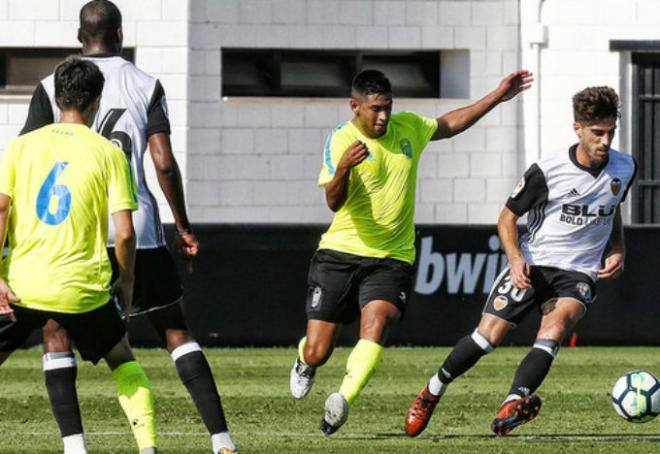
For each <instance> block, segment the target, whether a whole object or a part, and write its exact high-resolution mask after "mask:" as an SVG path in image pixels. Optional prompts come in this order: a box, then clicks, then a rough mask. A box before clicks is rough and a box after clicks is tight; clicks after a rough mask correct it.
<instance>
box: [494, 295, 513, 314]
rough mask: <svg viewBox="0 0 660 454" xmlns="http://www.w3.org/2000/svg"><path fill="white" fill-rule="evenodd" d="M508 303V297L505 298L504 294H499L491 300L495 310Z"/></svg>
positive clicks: (499, 309)
mask: <svg viewBox="0 0 660 454" xmlns="http://www.w3.org/2000/svg"><path fill="white" fill-rule="evenodd" d="M508 305H509V298H507V297H506V296H502V295H499V296H498V297H497V298H495V299H494V300H493V308H494V309H495V310H496V311H501V310H502V309H504V308H505V307H507V306H508Z"/></svg>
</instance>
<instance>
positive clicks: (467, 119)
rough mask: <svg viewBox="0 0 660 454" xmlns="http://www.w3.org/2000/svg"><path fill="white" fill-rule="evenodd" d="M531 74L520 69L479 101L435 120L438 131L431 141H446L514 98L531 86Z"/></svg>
mask: <svg viewBox="0 0 660 454" xmlns="http://www.w3.org/2000/svg"><path fill="white" fill-rule="evenodd" d="M533 80H534V79H533V77H532V73H530V72H529V71H527V70H524V69H521V70H520V71H516V72H514V73H511V74H509V75H508V76H506V77H505V78H504V79H502V82H500V84H499V85H498V86H497V88H496V89H495V90H493V91H491V92H490V93H488V94H487V95H486V96H484V97H483V98H481V99H480V100H479V101H477V102H475V103H473V104H470V105H469V106H465V107H461V108H460V109H456V110H452V111H451V112H448V113H446V114H444V115H443V116H441V117H439V118H438V119H437V121H438V129H437V130H436V131H435V134H433V136H432V137H431V140H440V139H447V138H449V137H452V136H455V135H456V134H459V133H461V132H463V131H465V130H466V129H467V128H469V127H470V126H472V125H473V124H475V123H476V122H477V121H478V120H479V119H480V118H481V117H483V116H484V115H486V114H487V113H488V112H490V111H491V109H493V107H495V106H496V105H498V104H499V103H501V102H504V101H508V100H510V99H512V98H514V97H515V96H516V95H517V94H518V93H520V92H521V91H525V90H527V89H528V88H529V87H531V86H532V82H533Z"/></svg>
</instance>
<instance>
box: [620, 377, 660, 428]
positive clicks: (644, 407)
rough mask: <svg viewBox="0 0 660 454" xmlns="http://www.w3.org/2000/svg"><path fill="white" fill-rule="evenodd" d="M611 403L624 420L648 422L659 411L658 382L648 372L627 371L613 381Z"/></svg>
mask: <svg viewBox="0 0 660 454" xmlns="http://www.w3.org/2000/svg"><path fill="white" fill-rule="evenodd" d="M612 405H614V409H615V410H616V412H617V413H618V414H619V415H620V416H621V417H622V418H624V419H625V420H626V421H630V422H648V421H650V420H652V419H653V418H655V417H656V416H658V413H660V382H659V381H658V379H657V378H656V377H655V375H653V374H652V373H650V372H646V371H643V370H635V371H632V372H627V373H625V374H623V375H622V376H621V377H619V379H618V380H617V381H616V383H614V387H613V388H612Z"/></svg>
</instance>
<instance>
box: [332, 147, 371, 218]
mask: <svg viewBox="0 0 660 454" xmlns="http://www.w3.org/2000/svg"><path fill="white" fill-rule="evenodd" d="M368 156H369V149H368V148H367V146H366V145H365V144H364V143H363V142H360V141H359V140H356V141H355V142H353V143H352V144H351V145H350V146H349V147H348V148H347V149H346V151H345V152H344V154H343V155H342V157H341V159H340V160H339V164H337V169H336V170H335V175H334V176H333V177H332V180H330V182H329V183H328V184H326V185H325V200H326V202H327V203H328V207H329V208H330V209H331V210H332V211H337V210H339V209H340V208H341V207H342V205H344V202H346V198H347V197H348V177H349V175H350V174H351V169H352V168H353V167H355V166H356V165H358V164H360V163H361V162H362V161H364V160H365V159H367V157H368Z"/></svg>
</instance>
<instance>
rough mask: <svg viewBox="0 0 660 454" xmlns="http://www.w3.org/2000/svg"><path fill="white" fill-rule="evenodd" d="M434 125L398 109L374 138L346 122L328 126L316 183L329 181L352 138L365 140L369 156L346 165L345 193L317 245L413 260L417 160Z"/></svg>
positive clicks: (320, 183)
mask: <svg viewBox="0 0 660 454" xmlns="http://www.w3.org/2000/svg"><path fill="white" fill-rule="evenodd" d="M437 127H438V124H437V121H436V120H435V119H430V118H424V117H421V116H419V115H417V114H414V113H412V112H401V113H397V114H393V115H392V116H391V117H390V122H389V124H388V126H387V132H386V133H385V135H384V136H382V137H380V138H378V139H371V138H368V137H366V136H364V135H363V134H362V133H361V132H360V131H359V130H358V129H357V127H356V126H355V125H354V124H353V123H352V122H347V123H344V124H343V125H340V126H338V127H337V128H335V129H334V130H333V131H332V133H331V134H330V136H329V137H328V139H327V140H326V143H325V149H324V153H323V167H322V169H321V174H320V175H319V185H320V186H325V185H326V184H327V183H328V182H330V181H331V180H332V178H333V176H334V173H335V168H336V166H337V164H338V163H339V160H340V159H341V157H342V155H343V154H344V152H345V151H346V149H347V148H348V147H349V146H350V145H351V144H352V143H353V142H355V141H356V140H360V141H362V142H364V143H365V144H366V145H367V148H368V149H369V157H368V158H367V159H366V160H365V161H363V162H362V163H361V164H359V165H358V166H356V167H354V168H353V169H351V173H350V176H349V187H348V197H347V199H346V202H345V203H344V205H343V206H342V207H341V208H340V209H339V211H337V213H335V217H334V220H333V221H332V225H330V228H329V229H328V231H327V232H326V233H325V234H324V235H323V237H321V242H320V244H319V249H332V250H335V251H340V252H347V253H349V254H355V255H360V256H364V257H377V258H384V257H388V258H393V259H397V260H402V261H404V262H408V263H413V262H414V261H415V244H414V243H415V225H414V221H413V217H414V213H415V187H416V180H417V164H418V163H419V158H420V156H421V154H422V150H423V149H424V147H425V146H426V144H428V142H429V140H431V137H432V136H433V133H435V130H436V129H437Z"/></svg>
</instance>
